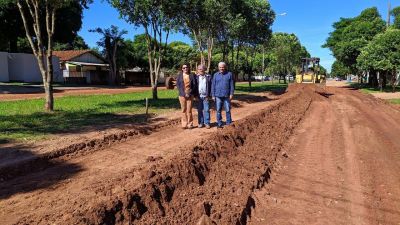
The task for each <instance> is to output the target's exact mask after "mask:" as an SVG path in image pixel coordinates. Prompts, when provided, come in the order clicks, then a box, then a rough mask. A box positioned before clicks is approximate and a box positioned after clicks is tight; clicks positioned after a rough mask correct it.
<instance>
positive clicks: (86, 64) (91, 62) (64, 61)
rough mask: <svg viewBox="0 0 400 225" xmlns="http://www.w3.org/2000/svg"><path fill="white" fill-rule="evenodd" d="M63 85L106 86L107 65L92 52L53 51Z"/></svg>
mask: <svg viewBox="0 0 400 225" xmlns="http://www.w3.org/2000/svg"><path fill="white" fill-rule="evenodd" d="M53 55H54V56H57V57H58V58H59V59H60V68H61V70H62V74H63V78H64V82H65V83H75V84H107V81H108V76H109V65H108V64H107V63H106V60H105V59H103V57H101V56H100V55H98V54H97V53H96V52H94V51H92V50H70V51H54V52H53Z"/></svg>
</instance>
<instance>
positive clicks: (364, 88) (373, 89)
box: [350, 83, 400, 94]
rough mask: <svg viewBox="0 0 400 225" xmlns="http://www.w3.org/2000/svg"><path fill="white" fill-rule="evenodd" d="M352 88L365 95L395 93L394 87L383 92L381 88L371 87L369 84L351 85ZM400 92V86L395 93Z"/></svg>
mask: <svg viewBox="0 0 400 225" xmlns="http://www.w3.org/2000/svg"><path fill="white" fill-rule="evenodd" d="M350 86H351V87H353V88H357V89H359V90H360V91H361V92H363V93H365V94H372V93H381V92H393V88H392V87H389V86H387V87H385V88H383V89H382V90H381V89H380V88H379V87H371V86H370V85H368V84H359V83H351V84H350ZM398 91H400V86H397V87H396V89H395V92H398Z"/></svg>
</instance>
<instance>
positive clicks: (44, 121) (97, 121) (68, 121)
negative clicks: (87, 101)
mask: <svg viewBox="0 0 400 225" xmlns="http://www.w3.org/2000/svg"><path fill="white" fill-rule="evenodd" d="M100 107H101V110H103V111H107V109H110V111H112V109H115V108H120V109H121V110H122V111H131V110H129V109H130V108H131V109H134V108H137V109H140V111H138V112H130V113H124V114H122V113H113V112H99V110H98V109H97V110H87V111H72V112H69V111H56V112H54V113H42V112H40V113H33V114H29V115H1V116H0V133H2V134H3V136H0V138H1V139H0V142H3V143H6V142H8V141H12V140H13V139H18V137H35V136H43V135H49V134H64V133H82V132H89V131H94V130H103V129H108V128H118V127H121V126H122V125H132V124H138V125H145V124H148V123H147V119H148V116H147V115H145V114H144V112H145V109H144V108H145V102H144V100H132V101H120V102H115V103H111V104H102V105H100ZM149 107H150V112H153V111H154V110H155V111H157V110H165V109H178V108H179V101H178V99H172V98H171V99H159V100H150V101H149ZM149 116H150V117H151V116H154V114H150V115H149Z"/></svg>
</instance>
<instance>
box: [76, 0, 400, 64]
mask: <svg viewBox="0 0 400 225" xmlns="http://www.w3.org/2000/svg"><path fill="white" fill-rule="evenodd" d="M270 3H271V5H272V8H273V10H274V11H275V12H276V13H277V14H281V13H286V15H285V16H277V18H276V20H275V23H274V25H273V27H272V29H273V31H274V32H287V33H294V34H296V35H297V36H298V37H299V38H300V40H301V42H302V44H303V45H304V46H306V48H307V49H308V51H309V52H310V53H311V55H312V56H315V57H320V58H321V64H322V65H323V66H324V67H326V68H328V69H330V67H331V65H332V63H333V61H334V57H333V56H332V55H331V53H330V51H329V50H328V49H324V48H321V45H322V44H323V43H324V42H325V40H326V38H327V37H328V35H329V32H331V31H332V24H333V23H334V22H335V21H338V20H339V18H340V17H354V16H357V15H358V14H360V12H361V11H362V10H364V9H366V8H368V7H373V6H376V7H378V9H379V12H380V13H381V15H383V17H384V18H386V15H387V3H388V0H270ZM392 5H393V6H398V5H400V1H393V0H392ZM111 25H117V26H118V27H120V28H122V29H125V30H127V31H128V32H129V33H128V35H126V36H125V37H126V38H130V39H132V38H133V36H134V35H135V34H140V33H143V29H141V28H134V27H133V26H132V25H130V24H128V23H126V22H125V21H124V20H122V19H119V14H118V12H117V11H116V10H115V9H113V8H112V7H110V6H109V5H108V4H107V3H105V2H102V1H101V0H95V1H94V3H93V4H91V5H90V8H89V10H85V12H84V19H83V26H82V30H81V31H80V35H82V36H83V38H84V39H85V41H86V42H87V43H88V44H89V46H90V47H95V46H96V42H97V41H98V40H99V39H100V36H99V35H97V34H95V33H89V32H88V30H89V29H93V28H97V27H101V28H106V27H110V26H111ZM176 40H180V41H184V42H187V43H191V40H190V39H189V38H188V37H186V36H184V35H182V34H173V35H171V37H170V39H169V41H176Z"/></svg>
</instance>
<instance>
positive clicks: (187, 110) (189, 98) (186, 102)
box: [176, 64, 197, 129]
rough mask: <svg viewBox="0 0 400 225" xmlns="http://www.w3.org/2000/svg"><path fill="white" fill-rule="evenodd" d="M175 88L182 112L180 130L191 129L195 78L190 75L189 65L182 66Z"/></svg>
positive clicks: (195, 87) (195, 86)
mask: <svg viewBox="0 0 400 225" xmlns="http://www.w3.org/2000/svg"><path fill="white" fill-rule="evenodd" d="M176 87H177V88H178V91H179V102H180V104H181V110H182V119H181V122H182V128H183V129H186V128H187V129H192V128H193V114H192V106H193V99H194V96H196V90H197V85H196V78H195V77H194V75H193V74H191V73H190V67H189V64H183V65H182V72H180V73H179V74H178V78H177V79H176Z"/></svg>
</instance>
